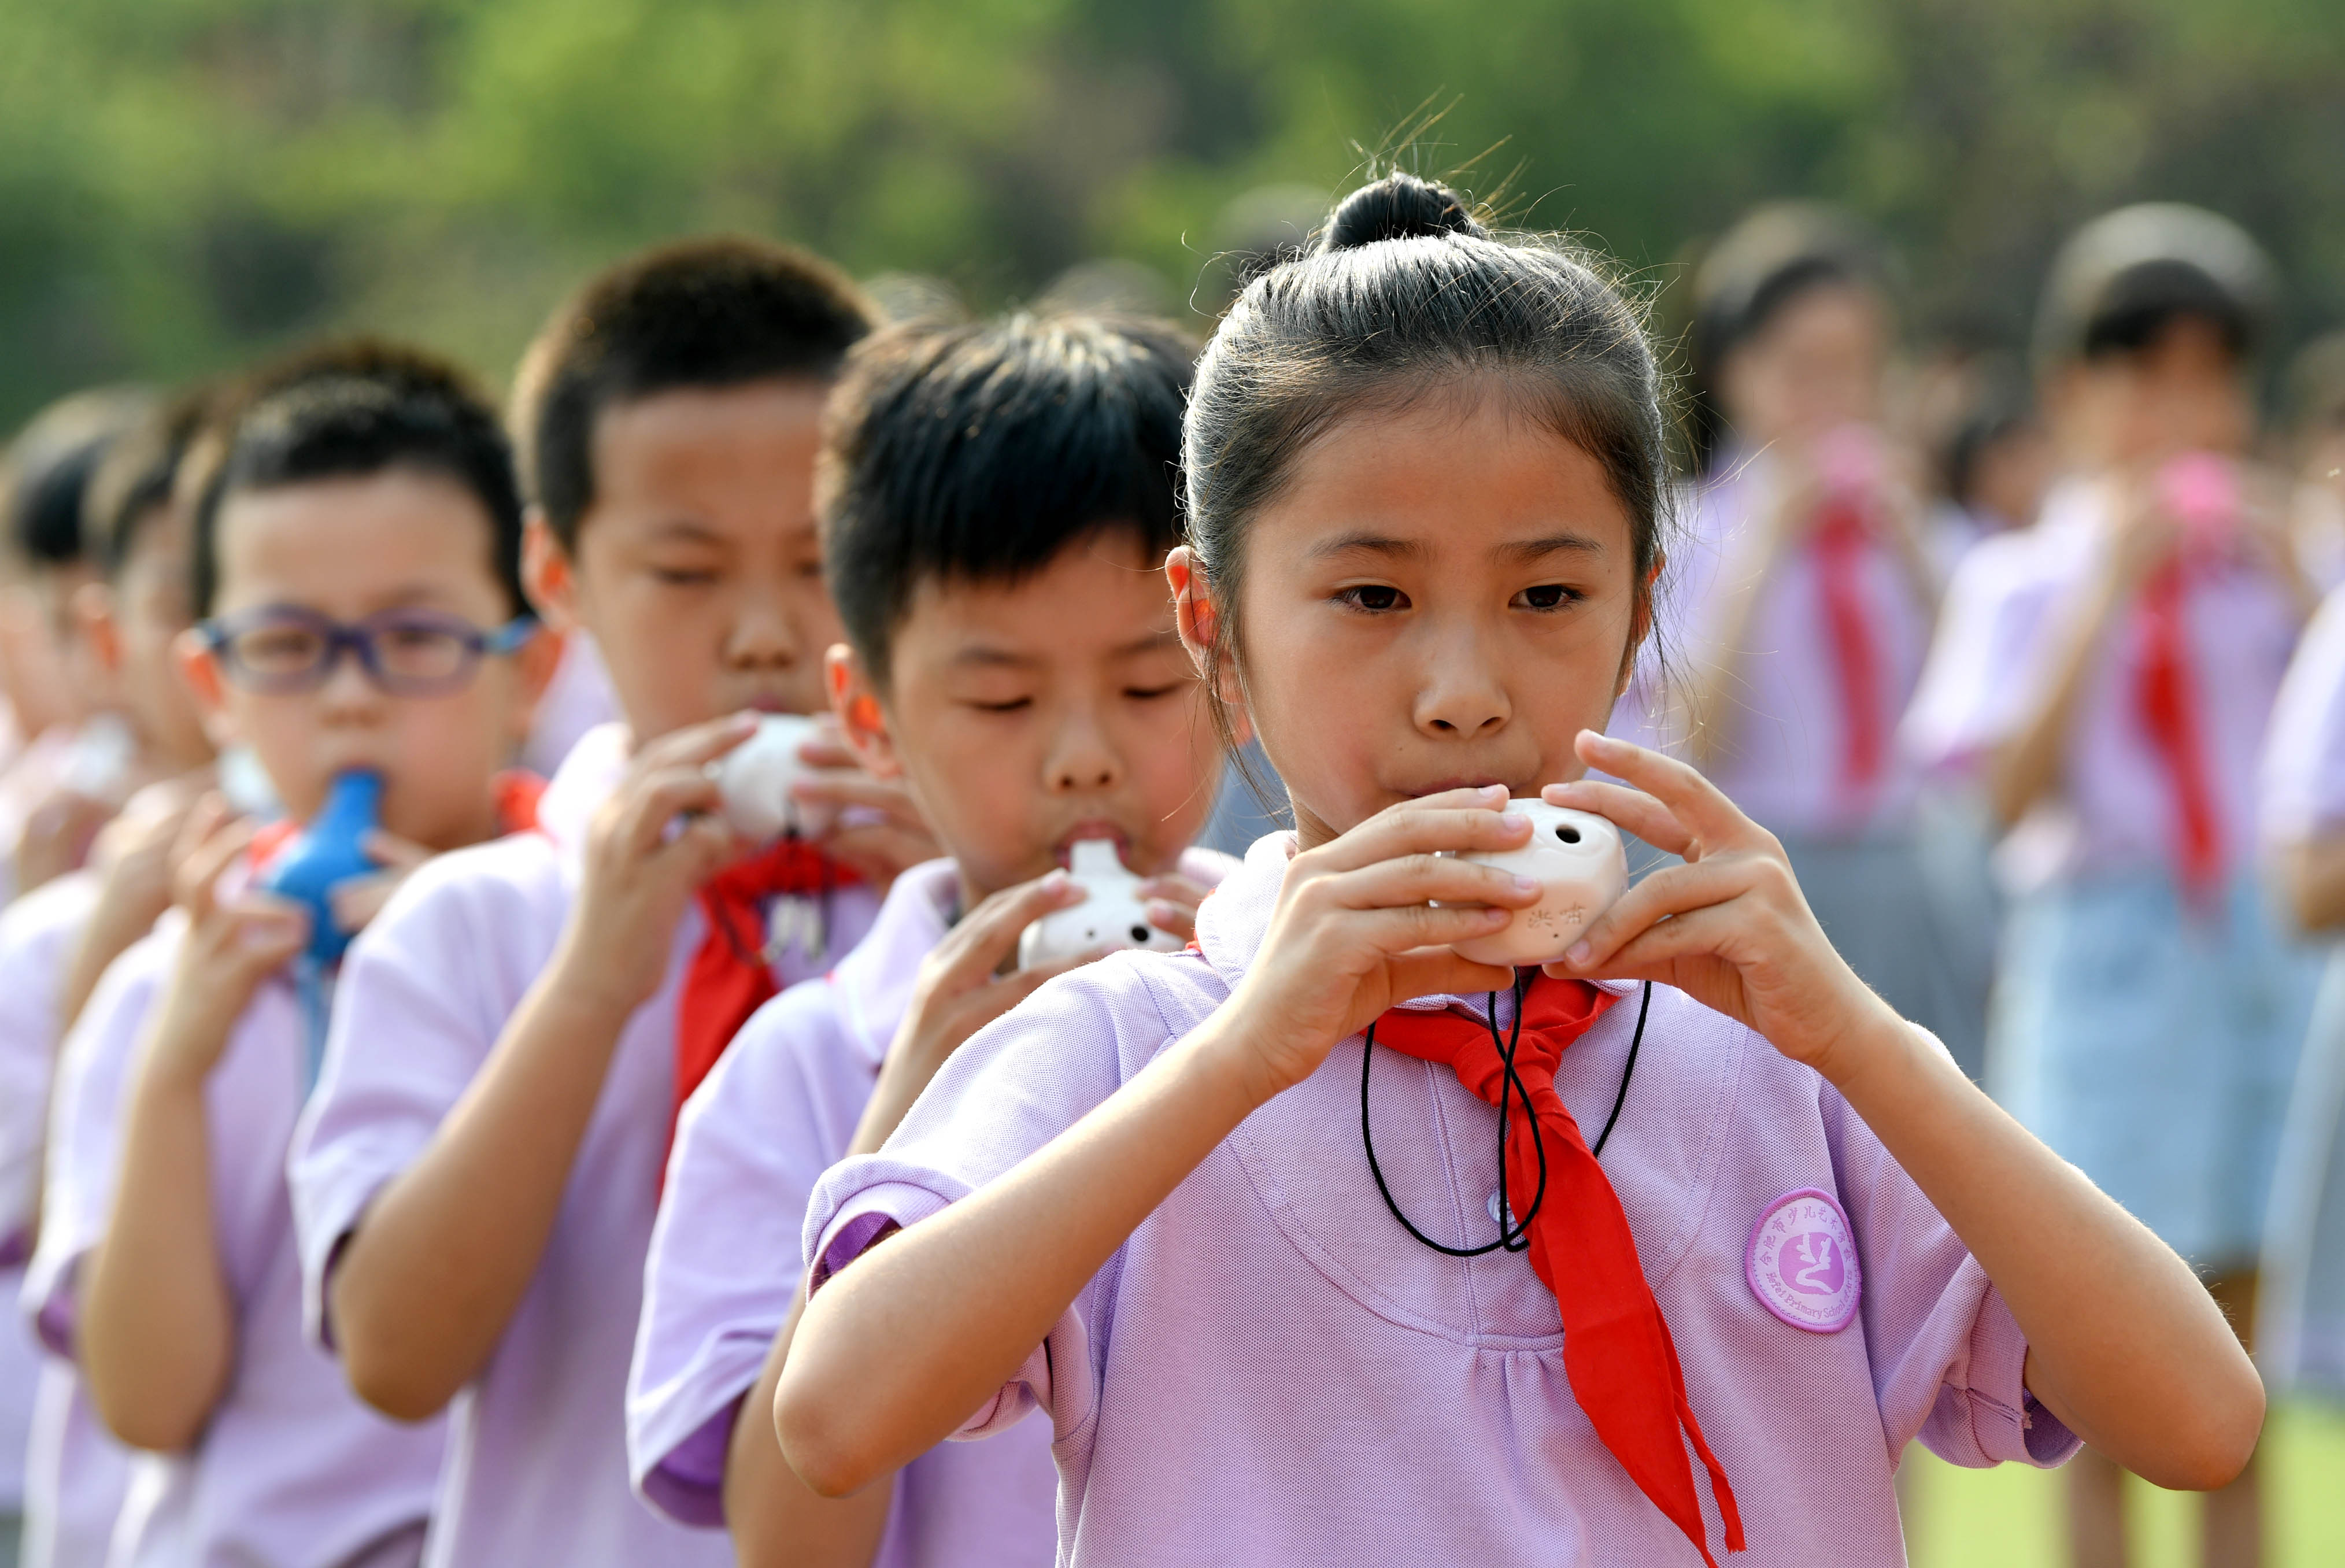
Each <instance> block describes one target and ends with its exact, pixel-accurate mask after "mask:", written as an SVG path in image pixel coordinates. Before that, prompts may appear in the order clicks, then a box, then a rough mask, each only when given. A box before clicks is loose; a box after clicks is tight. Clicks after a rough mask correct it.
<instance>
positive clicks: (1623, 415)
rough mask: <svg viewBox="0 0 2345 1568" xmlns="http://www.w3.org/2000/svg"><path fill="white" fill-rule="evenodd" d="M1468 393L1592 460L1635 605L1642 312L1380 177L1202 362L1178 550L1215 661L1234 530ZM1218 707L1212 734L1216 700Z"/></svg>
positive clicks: (1285, 268)
mask: <svg viewBox="0 0 2345 1568" xmlns="http://www.w3.org/2000/svg"><path fill="white" fill-rule="evenodd" d="M1477 381H1487V382H1488V383H1489V384H1491V385H1492V386H1493V387H1495V388H1497V389H1498V390H1499V391H1500V392H1501V394H1502V395H1505V396H1508V397H1510V398H1512V399H1513V400H1514V401H1515V402H1517V403H1518V405H1519V406H1520V407H1521V408H1522V409H1523V410H1524V412H1527V413H1528V414H1529V415H1530V416H1531V417H1532V418H1534V419H1537V420H1538V422H1539V423H1542V424H1543V425H1545V426H1546V427H1547V428H1548V429H1549V430H1552V431H1553V432H1555V433H1556V434H1558V435H1559V436H1561V437H1562V438H1563V439H1565V440H1567V441H1568V442H1570V443H1572V444H1573V445H1575V446H1577V447H1579V449H1580V450H1581V451H1583V452H1585V453H1588V455H1589V456H1590V457H1592V458H1594V459H1595V460H1596V461H1597V463H1599V464H1600V465H1601V466H1602V468H1603V470H1604V474H1605V478H1606V479H1607V480H1608V481H1609V483H1610V484H1611V487H1612V492H1613V494H1614V495H1616V496H1617V497H1618V498H1619V502H1620V504H1621V507H1622V508H1623V509H1624V510H1625V511H1626V512H1627V513H1628V514H1629V544H1630V551H1631V560H1630V566H1631V570H1632V573H1633V576H1632V580H1633V581H1634V582H1635V584H1636V594H1637V597H1638V604H1639V610H1640V611H1641V610H1644V609H1647V608H1649V606H1650V589H1649V586H1648V585H1649V583H1650V578H1651V575H1652V568H1653V566H1654V565H1656V564H1657V563H1658V562H1659V560H1660V551H1661V533H1662V529H1663V527H1664V518H1663V513H1664V507H1665V504H1666V498H1667V495H1668V484H1669V453H1668V443H1667V440H1666V430H1667V426H1666V424H1665V423H1664V421H1663V416H1662V410H1661V397H1662V383H1661V377H1660V371H1659V370H1658V368H1657V367H1656V366H1655V364H1654V361H1653V353H1652V349H1651V347H1650V344H1649V343H1648V342H1647V341H1646V338H1645V332H1644V324H1643V321H1642V319H1641V316H1640V313H1639V311H1638V309H1637V308H1636V307H1635V306H1633V305H1631V304H1630V303H1629V300H1627V299H1626V298H1624V297H1623V296H1622V295H1621V293H1620V292H1619V290H1616V289H1615V288H1614V287H1613V286H1612V285H1611V284H1610V283H1609V282H1608V281H1606V280H1605V279H1604V278H1603V277H1601V276H1599V273H1598V271H1597V270H1596V264H1595V263H1594V261H1593V260H1592V259H1591V258H1587V257H1584V256H1583V255H1581V254H1580V253H1579V252H1576V251H1572V250H1568V249H1563V248H1560V247H1559V246H1557V245H1553V244H1550V243H1548V242H1546V241H1541V240H1535V239H1519V240H1509V239H1494V238H1492V237H1491V235H1490V233H1489V231H1488V230H1487V229H1485V228H1484V227H1483V226H1482V224H1481V223H1480V222H1478V221H1477V220H1476V219H1475V218H1474V216H1473V215H1472V214H1471V213H1469V212H1468V211H1467V208H1466V204H1465V202H1464V200H1463V199H1460V198H1459V197H1458V195H1457V193H1456V192H1455V191H1452V190H1451V189H1449V188H1447V186H1442V185H1436V184H1433V183H1431V182H1430V181H1427V180H1423V179H1419V178H1416V176H1414V175H1408V174H1393V175H1388V176H1386V178H1383V179H1381V180H1378V181H1376V183H1375V184H1373V185H1369V186H1365V187H1363V188H1361V189H1358V190H1355V191H1354V192H1353V193H1352V194H1351V195H1350V196H1348V197H1346V198H1345V199H1344V200H1343V202H1342V203H1341V205H1339V206H1338V207H1337V208H1336V209H1335V212H1334V214H1333V215H1331V216H1330V217H1329V218H1328V219H1327V226H1326V229H1325V231H1324V232H1323V233H1322V234H1321V235H1320V237H1319V241H1318V248H1317V249H1316V250H1315V251H1314V252H1313V253H1312V254H1311V255H1308V256H1304V257H1302V258H1299V259H1297V260H1293V261H1289V262H1286V263H1284V265H1282V266H1279V267H1276V268H1274V269H1273V270H1270V271H1268V272H1266V273H1264V274H1263V275H1262V276H1261V277H1259V278H1256V279H1255V280H1254V281H1253V282H1251V283H1249V284H1247V285H1246V288H1245V291H1244V293H1243V294H1241V295H1239V296H1238V300H1237V303H1236V304H1235V305H1233V306H1232V307H1231V309H1230V312H1229V314H1228V315H1227V316H1225V317H1223V319H1222V324H1221V328H1220V330H1219V331H1216V332H1215V333H1214V334H1213V341H1212V342H1210V343H1208V344H1207V345H1206V346H1205V353H1204V357H1203V359H1201V360H1200V361H1198V362H1197V382H1196V388H1195V391H1194V392H1193V393H1192V394H1191V397H1190V400H1189V413H1188V421H1187V426H1186V433H1185V434H1186V439H1185V443H1184V446H1183V456H1182V464H1181V469H1182V475H1183V480H1184V482H1185V484H1186V485H1187V533H1188V542H1189V545H1190V546H1191V548H1193V550H1195V552H1196V553H1197V558H1198V560H1199V562H1200V564H1201V565H1203V568H1204V575H1205V578H1206V581H1207V584H1208V585H1209V587H1210V589H1211V592H1212V595H1213V603H1214V605H1215V606H1216V607H1217V608H1218V609H1219V611H1220V613H1219V614H1218V615H1217V616H1215V617H1214V621H1215V625H1216V626H1217V627H1218V628H1219V630H1218V632H1217V635H1216V641H1215V645H1214V647H1213V648H1212V649H1211V650H1209V654H1208V657H1209V659H1210V660H1211V661H1213V662H1214V663H1217V664H1218V663H1221V662H1223V661H1227V660H1230V659H1233V658H1239V657H1242V656H1243V650H1242V649H1241V648H1240V647H1239V646H1238V644H1237V642H1236V640H1235V636H1236V630H1237V627H1238V625H1239V619H1240V617H1239V616H1238V614H1237V606H1238V599H1239V594H1240V591H1241V588H1242V585H1243V583H1244V572H1245V550H1244V545H1245V538H1246V532H1247V529H1248V526H1249V524H1251V523H1252V521H1253V519H1254V514H1255V513H1257V512H1258V511H1260V510H1261V508H1262V507H1263V506H1264V505H1265V504H1268V503H1269V502H1270V501H1272V500H1273V499H1274V497H1276V496H1277V494H1279V492H1280V491H1281V490H1282V489H1283V488H1284V485H1285V484H1286V482H1287V478H1288V476H1289V474H1290V473H1292V471H1293V468H1294V460H1295V458H1296V457H1297V456H1298V455H1299V454H1300V453H1302V452H1303V450H1304V448H1305V447H1306V446H1308V445H1309V444H1310V443H1311V442H1312V440H1313V439H1314V438H1315V437H1316V436H1317V435H1318V434H1320V433H1322V432H1324V431H1325V430H1326V429H1327V428H1328V427H1329V426H1330V425H1332V424H1334V423H1335V422H1336V421H1337V420H1339V419H1342V418H1344V417H1345V416H1346V415H1349V414H1355V413H1361V412H1391V411H1394V410H1398V409H1405V408H1407V407H1409V406H1411V405H1413V404H1415V403H1416V402H1420V401H1422V400H1426V399H1438V398H1441V397H1444V396H1449V395H1454V394H1455V393H1456V392H1457V391H1458V389H1459V388H1461V387H1462V386H1465V385H1467V384H1469V383H1471V382H1477ZM1626 652H1627V650H1625V649H1624V650H1623V653H1624V657H1625V655H1626ZM1210 673H1211V672H1209V675H1210ZM1219 684H1220V683H1219V682H1218V681H1217V680H1214V679H1211V678H1209V679H1208V680H1207V682H1206V687H1207V689H1208V691H1209V692H1210V691H1217V690H1218V687H1219ZM1214 711H1215V718H1216V720H1217V722H1219V723H1220V724H1221V726H1222V728H1223V738H1225V739H1227V738H1229V736H1230V728H1229V716H1228V715H1227V714H1226V713H1224V712H1223V711H1222V709H1221V705H1220V703H1219V701H1218V699H1216V700H1215V703H1214Z"/></svg>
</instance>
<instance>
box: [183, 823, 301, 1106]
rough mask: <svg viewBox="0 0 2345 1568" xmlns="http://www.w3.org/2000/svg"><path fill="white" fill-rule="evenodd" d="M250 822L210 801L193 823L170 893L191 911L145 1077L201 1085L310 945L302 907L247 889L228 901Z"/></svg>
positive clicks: (249, 841) (249, 836)
mask: <svg viewBox="0 0 2345 1568" xmlns="http://www.w3.org/2000/svg"><path fill="white" fill-rule="evenodd" d="M252 832H253V830H252V824H251V823H249V822H247V821H243V820H238V819H235V818H232V817H230V816H229V814H228V808H227V807H226V805H225V804H223V803H222V802H221V801H220V800H219V799H218V797H208V798H207V799H205V800H204V801H203V802H202V804H200V805H198V807H197V808H196V809H195V811H194V813H193V814H192V815H191V816H190V818H189V820H188V824H187V828H186V835H187V840H186V841H187V845H188V848H187V852H186V854H185V856H184V858H183V859H182V860H180V862H179V865H178V869H177V871H176V872H175V873H174V875H173V878H172V882H173V887H172V895H173V901H175V902H176V903H177V904H178V906H179V908H180V909H182V910H184V911H187V916H188V932H187V937H186V939H185V941H183V942H181V944H180V947H179V962H178V966H177V967H176V968H175V969H174V970H173V971H172V973H171V979H170V982H169V983H168V984H167V986H166V987H165V988H164V992H163V996H162V1001H161V1003H160V1005H159V1006H158V1007H157V1012H156V1022H155V1028H154V1033H152V1034H151V1035H150V1036H149V1037H148V1040H147V1064H148V1070H149V1071H153V1072H161V1073H165V1074H170V1075H172V1076H173V1077H174V1078H175V1079H176V1080H178V1082H181V1083H190V1084H191V1083H199V1082H201V1081H202V1079H203V1078H205V1077H206V1076H207V1075H208V1074H210V1072H211V1070H212V1068H213V1066H214V1065H215V1064H218V1061H219V1057H220V1053H221V1052H222V1051H223V1050H225V1049H226V1048H227V1045H228V1031H229V1029H230V1028H232V1027H233V1026H234V1025H235V1023H236V1021H237V1019H238V1017H239V1015H240V1014H242V1013H243V1012H244V1010H245V1008H246V1006H247V1005H248V1004H249V1003H251V1001H252V993H253V992H254V991H255V990H257V989H258V988H259V984H260V983H261V982H262V981H263V980H265V979H267V978H268V977H269V975H271V974H274V973H275V972H277V971H278V970H279V969H280V968H282V967H284V965H285V963H286V962H287V961H289V959H291V958H292V956H293V955H294V954H295V953H297V952H300V951H301V949H302V947H303V946H304V945H305V944H306V943H307V942H309V940H310V918H309V915H308V914H307V913H306V912H305V911H303V910H302V909H301V907H300V906H299V904H295V903H292V902H289V901H287V900H284V899H280V898H275V897H272V896H271V895H269V894H268V893H262V892H255V891H249V890H248V891H242V892H239V893H236V894H233V895H231V896H229V897H227V898H223V897H221V891H220V885H219V884H220V881H221V880H222V878H223V877H225V876H226V875H227V874H228V871H230V870H231V869H232V868H233V867H235V866H236V865H237V863H238V861H239V860H241V859H242V858H243V856H244V854H245V852H246V851H247V850H249V849H250V847H251V845H252Z"/></svg>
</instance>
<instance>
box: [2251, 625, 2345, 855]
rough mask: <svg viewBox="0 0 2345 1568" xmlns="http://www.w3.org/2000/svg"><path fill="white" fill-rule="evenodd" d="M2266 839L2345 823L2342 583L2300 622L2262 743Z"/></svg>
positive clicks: (2299, 838) (2286, 840)
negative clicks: (2307, 620)
mask: <svg viewBox="0 0 2345 1568" xmlns="http://www.w3.org/2000/svg"><path fill="white" fill-rule="evenodd" d="M2262 796H2263V799H2262V816H2261V820H2260V823H2259V826H2260V828H2261V830H2262V834H2263V838H2264V840H2265V841H2266V842H2267V843H2271V844H2300V843H2303V842H2305V841H2306V840H2309V839H2314V838H2318V837H2320V835H2322V834H2324V833H2333V832H2335V831H2337V830H2339V829H2340V827H2345V588H2339V589H2336V590H2334V591H2332V592H2331V593H2330V596H2328V598H2327V599H2325V600H2323V601H2322V602H2321V606H2320V613H2319V614H2318V615H2315V616H2313V617H2312V623H2311V624H2310V625H2309V626H2306V627H2305V629H2304V638H2303V640H2302V641H2301V642H2300V643H2299V644H2298V646H2297V650H2296V657H2295V659H2294V661H2293V662H2291V663H2290V664H2289V667H2288V676H2287V677H2286V678H2285V679H2284V680H2282V681H2281V682H2280V687H2279V697H2278V698H2277V699H2276V700H2275V702H2274V703H2273V705H2272V717H2271V728H2270V735H2269V741H2268V742H2267V744H2266V746H2265V748H2264V761H2263V774H2262Z"/></svg>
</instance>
